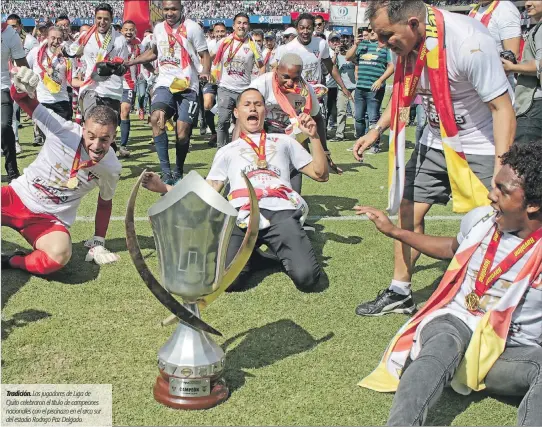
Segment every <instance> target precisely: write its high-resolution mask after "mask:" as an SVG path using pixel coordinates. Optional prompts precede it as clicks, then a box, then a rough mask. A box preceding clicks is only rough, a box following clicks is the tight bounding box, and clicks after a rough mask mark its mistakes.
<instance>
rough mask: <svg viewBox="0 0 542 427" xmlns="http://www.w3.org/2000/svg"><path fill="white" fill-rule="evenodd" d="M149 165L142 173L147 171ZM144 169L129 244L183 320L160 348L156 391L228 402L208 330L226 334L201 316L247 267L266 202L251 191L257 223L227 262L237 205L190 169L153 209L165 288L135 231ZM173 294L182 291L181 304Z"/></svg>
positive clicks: (198, 403)
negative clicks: (261, 203) (261, 204)
mask: <svg viewBox="0 0 542 427" xmlns="http://www.w3.org/2000/svg"><path fill="white" fill-rule="evenodd" d="M144 173H145V172H143V174H144ZM143 174H142V175H141V177H140V178H139V180H138V181H137V183H136V185H135V187H134V189H133V190H132V194H131V196H130V200H129V202H128V208H127V213H126V244H127V247H128V250H129V252H130V255H131V257H132V260H133V262H134V264H135V266H136V269H137V271H138V272H139V274H140V275H141V278H142V279H143V281H144V282H145V283H146V285H147V286H148V287H149V289H150V290H151V292H152V293H153V294H154V295H155V296H156V297H157V298H158V300H159V301H160V302H161V303H162V304H163V305H164V306H165V307H166V308H168V309H169V310H170V311H171V312H172V313H173V315H174V316H173V317H174V318H178V319H179V321H180V323H179V325H178V326H177V329H176V330H175V333H174V334H173V336H172V337H171V338H170V339H169V340H168V341H167V342H166V343H165V344H164V346H163V347H162V348H161V349H160V351H159V352H158V369H159V371H160V375H159V376H158V378H157V380H156V384H155V386H154V397H155V399H156V400H157V401H159V402H160V403H163V404H165V405H167V406H170V407H173V408H178V409H205V408H210V407H213V406H215V405H218V404H219V403H221V402H223V401H224V400H226V399H227V398H228V395H229V391H228V388H227V386H226V384H225V382H224V380H223V379H222V373H223V371H224V366H225V357H224V351H223V350H222V348H221V347H220V346H219V345H217V344H216V343H215V342H214V341H213V340H212V339H211V337H210V335H209V334H215V335H221V334H220V332H218V331H217V330H215V329H214V328H212V327H211V326H209V325H208V324H207V323H205V322H204V321H203V320H201V318H200V309H201V308H204V307H206V306H207V305H209V304H210V303H211V302H212V301H214V300H215V299H216V298H217V297H218V296H219V295H220V294H221V293H223V292H224V291H225V290H226V289H227V287H228V286H229V285H231V283H232V282H233V281H234V280H235V278H236V277H237V276H238V275H239V273H241V271H242V269H243V267H244V266H245V264H246V262H247V261H248V259H249V258H250V255H251V253H252V250H253V249H254V245H255V244H256V239H257V237H258V225H259V215H260V214H259V208H258V200H257V198H256V194H255V192H254V189H253V188H252V185H251V184H250V181H249V180H248V178H247V177H246V176H244V175H243V176H244V178H245V182H246V184H247V188H248V190H249V194H250V222H249V226H248V229H247V232H246V235H245V238H244V241H243V244H242V245H241V248H240V249H239V251H238V253H237V255H236V256H235V258H234V259H233V261H232V262H231V264H230V265H229V266H226V265H225V263H226V252H227V249H228V244H229V241H230V237H231V232H232V230H233V227H235V226H236V225H235V220H236V217H237V211H236V210H235V209H234V208H233V207H232V206H231V205H230V204H229V203H228V201H227V200H226V199H225V198H224V197H222V196H221V195H220V194H219V193H218V192H216V191H215V190H214V189H213V188H212V187H211V186H210V185H209V184H208V183H207V182H206V181H205V180H204V179H203V178H202V177H201V176H200V175H199V174H198V173H197V172H195V171H192V172H190V173H189V174H188V175H187V176H186V177H185V178H184V179H183V180H182V181H180V182H179V183H178V184H177V185H175V186H174V187H173V188H172V189H171V191H169V192H168V193H167V194H165V195H164V196H163V197H162V198H161V199H160V200H159V201H158V202H157V203H155V204H154V205H153V206H152V207H151V208H150V209H149V212H148V214H149V218H150V221H151V225H152V231H153V234H154V241H155V244H156V252H157V255H158V259H159V263H160V272H161V278H162V283H163V284H164V287H162V286H161V285H160V284H159V283H158V281H157V280H156V279H155V278H154V276H153V275H152V273H151V272H150V270H149V269H148V267H147V265H146V263H145V260H144V258H143V256H142V254H141V250H140V248H139V244H138V241H137V235H136V232H135V222H134V207H135V201H136V197H137V192H138V189H139V186H140V185H141V180H142V178H143ZM172 294H173V295H178V296H180V297H181V298H182V299H183V301H184V304H181V303H180V302H179V301H177V299H175V298H174V297H173V296H172Z"/></svg>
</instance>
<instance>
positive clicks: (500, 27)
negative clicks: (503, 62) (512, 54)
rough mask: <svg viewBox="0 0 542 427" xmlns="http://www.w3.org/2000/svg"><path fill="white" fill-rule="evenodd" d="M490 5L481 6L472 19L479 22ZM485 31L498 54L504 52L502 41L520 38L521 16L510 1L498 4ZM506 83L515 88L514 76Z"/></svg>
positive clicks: (510, 76) (509, 77)
mask: <svg viewBox="0 0 542 427" xmlns="http://www.w3.org/2000/svg"><path fill="white" fill-rule="evenodd" d="M490 4H491V3H490ZM490 4H488V5H486V6H481V7H480V8H479V9H478V11H477V12H476V16H475V17H474V19H476V20H477V21H480V20H481V19H482V17H483V15H484V12H485V11H486V10H487V8H488V7H489V6H490ZM487 29H488V30H489V34H491V37H493V40H495V44H496V45H497V50H498V51H499V53H501V52H502V51H503V50H504V46H503V40H507V39H513V38H515V37H521V16H520V13H519V10H518V8H517V7H516V5H515V4H514V3H513V2H511V1H501V2H499V5H498V6H497V7H496V8H495V9H494V10H493V13H492V14H491V19H490V20H489V23H488V25H487ZM508 81H509V82H510V84H511V85H512V87H514V86H515V83H514V74H510V75H509V76H508Z"/></svg>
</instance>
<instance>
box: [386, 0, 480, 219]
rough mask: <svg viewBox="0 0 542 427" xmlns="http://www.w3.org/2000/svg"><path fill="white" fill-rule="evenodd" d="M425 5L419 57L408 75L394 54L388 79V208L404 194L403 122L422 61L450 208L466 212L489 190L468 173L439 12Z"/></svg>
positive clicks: (394, 206)
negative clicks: (391, 79) (390, 86)
mask: <svg viewBox="0 0 542 427" xmlns="http://www.w3.org/2000/svg"><path fill="white" fill-rule="evenodd" d="M426 7H427V24H426V30H425V42H424V43H423V45H422V46H421V47H420V52H419V54H418V61H417V62H416V66H415V67H414V68H415V69H414V71H413V73H412V74H411V75H405V59H404V58H402V57H399V58H398V60H397V67H396V69H395V77H394V82H393V95H392V101H391V102H392V110H391V126H390V150H389V163H388V165H389V166H388V167H389V169H388V208H387V209H388V211H389V212H390V213H391V214H395V213H397V212H398V211H399V205H400V203H401V200H402V198H403V189H404V185H405V142H406V126H407V124H408V121H409V110H410V103H411V101H412V99H413V97H414V95H415V92H416V87H417V86H418V82H419V79H420V75H421V73H422V72H423V66H424V65H426V66H427V68H428V71H429V83H430V86H431V92H432V94H433V100H434V103H435V108H436V110H437V114H438V116H439V121H440V134H441V137H442V145H443V149H444V155H445V157H446V168H447V170H448V178H449V180H450V186H451V189H452V200H453V210H454V212H469V211H471V210H472V209H474V208H475V207H478V206H484V205H488V204H489V200H488V198H487V194H488V191H487V189H486V187H485V186H484V185H483V184H482V182H481V181H480V179H479V178H478V177H477V176H476V175H475V174H474V173H473V172H472V170H471V169H470V167H469V164H468V162H467V158H466V156H465V153H464V152H463V148H462V145H461V141H460V139H459V136H458V130H457V125H456V123H455V117H454V109H453V104H452V97H451V94H450V83H449V80H448V71H447V64H446V46H445V43H444V17H443V15H442V12H441V11H440V10H438V9H437V8H434V7H431V6H426Z"/></svg>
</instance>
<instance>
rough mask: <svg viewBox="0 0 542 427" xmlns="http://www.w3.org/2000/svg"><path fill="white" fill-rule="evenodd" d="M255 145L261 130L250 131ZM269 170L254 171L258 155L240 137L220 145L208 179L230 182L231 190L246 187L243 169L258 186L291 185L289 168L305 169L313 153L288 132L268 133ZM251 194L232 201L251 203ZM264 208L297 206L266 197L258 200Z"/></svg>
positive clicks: (236, 206)
mask: <svg viewBox="0 0 542 427" xmlns="http://www.w3.org/2000/svg"><path fill="white" fill-rule="evenodd" d="M248 136H249V137H250V138H251V139H252V141H254V143H255V144H256V145H259V142H260V134H259V133H258V134H249V135H248ZM265 152H266V160H267V163H268V171H270V172H272V173H259V174H251V175H252V176H250V175H249V172H253V171H255V170H257V169H258V168H257V167H256V160H257V156H256V153H255V152H254V150H253V149H252V148H251V146H250V145H248V144H247V143H246V142H245V141H244V140H243V139H241V138H239V139H237V140H235V141H233V142H231V143H230V144H228V145H226V146H225V147H222V148H220V149H219V150H218V151H217V152H216V155H215V158H214V160H213V164H212V165H211V170H210V171H209V175H208V176H207V179H210V180H215V181H223V182H225V181H227V180H229V182H230V191H234V190H239V189H244V188H247V187H246V184H245V181H244V179H243V177H242V176H241V173H240V172H241V171H242V172H244V173H245V174H247V176H249V177H250V178H249V179H250V182H251V184H252V185H253V186H254V188H255V189H257V188H260V189H266V188H269V187H278V186H281V185H284V186H286V187H288V188H290V189H291V188H292V185H291V183H290V171H291V170H292V168H294V169H297V170H299V169H302V168H304V167H305V166H307V165H308V164H309V163H311V162H312V156H311V155H310V154H309V153H308V152H307V151H306V150H305V149H304V148H303V147H302V146H301V144H299V143H298V142H297V141H296V140H295V139H293V138H290V137H289V136H287V135H281V134H267V139H266V144H265ZM248 200H249V199H248V197H240V198H237V199H233V200H231V201H230V203H231V204H232V206H233V207H234V208H240V207H241V206H243V205H245V204H246V203H248ZM258 204H259V206H260V208H262V209H269V210H272V211H282V210H295V209H296V208H295V207H294V205H293V204H292V202H290V201H289V200H286V199H281V198H277V197H265V198H263V199H261V200H260V201H259V203H258Z"/></svg>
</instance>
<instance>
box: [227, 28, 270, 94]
mask: <svg viewBox="0 0 542 427" xmlns="http://www.w3.org/2000/svg"><path fill="white" fill-rule="evenodd" d="M225 40H227V38H224V39H222V40H221V41H220V43H224V41H225ZM239 43H241V42H240V41H237V40H233V41H232V43H231V44H230V45H229V46H228V47H227V48H226V50H225V51H224V55H223V56H222V61H221V62H222V65H223V68H222V75H221V77H220V82H218V86H219V87H223V88H225V89H228V90H231V91H233V92H237V93H241V92H242V91H244V90H245V89H246V88H248V86H249V85H250V81H251V77H252V70H253V68H254V67H255V65H256V61H255V58H254V52H252V49H251V48H250V44H249V39H248V37H247V38H246V40H245V42H244V43H243V44H242V46H241V47H240V48H239V50H237V47H238V46H239ZM219 47H220V44H219ZM231 49H233V50H231ZM256 49H257V50H258V52H259V53H260V54H261V52H260V48H259V47H258V45H256ZM236 50H237V53H236V54H235V57H234V58H233V59H232V60H231V62H230V63H229V64H227V65H224V63H225V62H226V61H227V60H228V55H229V53H230V51H231V52H235V51H236Z"/></svg>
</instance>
